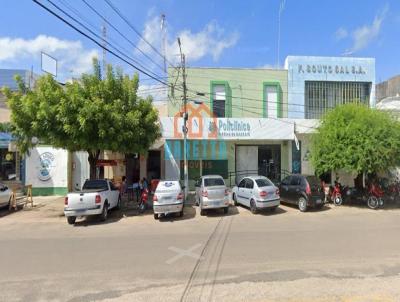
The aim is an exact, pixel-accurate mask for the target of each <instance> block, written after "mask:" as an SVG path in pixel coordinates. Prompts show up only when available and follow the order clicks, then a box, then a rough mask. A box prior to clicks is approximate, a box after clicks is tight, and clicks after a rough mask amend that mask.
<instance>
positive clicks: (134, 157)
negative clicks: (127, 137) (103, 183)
mask: <svg viewBox="0 0 400 302" xmlns="http://www.w3.org/2000/svg"><path fill="white" fill-rule="evenodd" d="M125 161H126V181H127V183H128V184H133V183H136V182H139V180H140V162H139V155H138V154H126V155H125Z"/></svg>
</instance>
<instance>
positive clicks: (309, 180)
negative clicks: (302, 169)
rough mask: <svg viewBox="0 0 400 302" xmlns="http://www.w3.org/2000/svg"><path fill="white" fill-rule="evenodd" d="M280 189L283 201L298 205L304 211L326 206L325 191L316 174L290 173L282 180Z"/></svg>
mask: <svg viewBox="0 0 400 302" xmlns="http://www.w3.org/2000/svg"><path fill="white" fill-rule="evenodd" d="M279 189H280V192H281V201H282V202H286V203H291V204H295V205H297V206H298V207H299V210H300V211H302V212H305V211H307V209H308V208H309V207H315V208H322V207H323V206H324V192H323V190H322V189H321V186H320V182H319V181H318V178H317V177H315V176H306V175H299V174H293V175H290V176H288V177H286V178H284V179H283V180H282V181H281V183H280V186H279Z"/></svg>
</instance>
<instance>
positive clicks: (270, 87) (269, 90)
mask: <svg viewBox="0 0 400 302" xmlns="http://www.w3.org/2000/svg"><path fill="white" fill-rule="evenodd" d="M279 89H280V86H279V84H275V83H264V117H273V118H277V117H280V103H281V100H280V93H279V92H280V91H279Z"/></svg>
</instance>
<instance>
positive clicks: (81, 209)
mask: <svg viewBox="0 0 400 302" xmlns="http://www.w3.org/2000/svg"><path fill="white" fill-rule="evenodd" d="M120 206H121V196H120V194H119V190H118V188H116V187H115V186H114V185H113V183H112V182H111V181H109V180H106V179H94V180H86V181H85V183H84V184H83V187H82V191H80V192H73V193H68V195H67V197H65V202H64V215H65V216H66V217H67V221H68V223H69V224H74V223H75V220H76V217H82V216H90V215H99V217H100V219H101V220H102V221H105V220H106V219H107V217H108V210H110V209H112V208H119V207H120Z"/></svg>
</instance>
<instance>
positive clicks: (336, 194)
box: [330, 181, 343, 206]
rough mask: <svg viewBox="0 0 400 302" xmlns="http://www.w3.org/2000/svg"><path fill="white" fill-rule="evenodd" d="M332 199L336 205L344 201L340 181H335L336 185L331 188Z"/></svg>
mask: <svg viewBox="0 0 400 302" xmlns="http://www.w3.org/2000/svg"><path fill="white" fill-rule="evenodd" d="M330 199H331V200H332V202H333V203H334V204H335V206H340V205H341V204H342V203H343V198H342V186H341V184H340V183H339V182H338V181H335V186H334V187H332V189H331V193H330Z"/></svg>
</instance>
